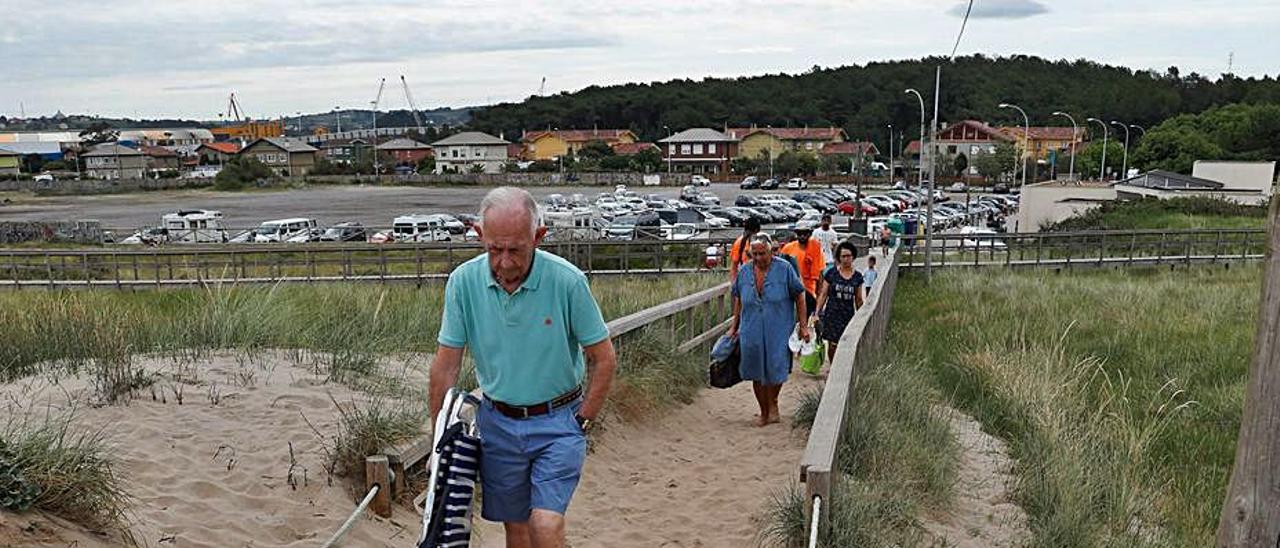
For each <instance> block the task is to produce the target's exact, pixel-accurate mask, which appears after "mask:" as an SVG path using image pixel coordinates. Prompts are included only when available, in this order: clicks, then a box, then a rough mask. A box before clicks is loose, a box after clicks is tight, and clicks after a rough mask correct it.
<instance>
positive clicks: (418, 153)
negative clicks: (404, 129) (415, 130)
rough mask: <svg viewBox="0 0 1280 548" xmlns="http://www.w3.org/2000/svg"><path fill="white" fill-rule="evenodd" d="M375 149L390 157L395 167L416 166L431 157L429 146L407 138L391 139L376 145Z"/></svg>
mask: <svg viewBox="0 0 1280 548" xmlns="http://www.w3.org/2000/svg"><path fill="white" fill-rule="evenodd" d="M377 149H378V151H379V152H384V153H386V154H388V155H390V156H391V157H392V158H393V159H395V162H396V165H400V166H405V165H407V166H416V165H418V162H420V161H422V159H423V158H426V157H427V156H430V155H431V147H430V146H428V145H426V144H425V143H419V142H417V141H415V140H413V139H407V138H400V139H392V140H390V141H387V142H385V143H382V144H380V145H378V146H377Z"/></svg>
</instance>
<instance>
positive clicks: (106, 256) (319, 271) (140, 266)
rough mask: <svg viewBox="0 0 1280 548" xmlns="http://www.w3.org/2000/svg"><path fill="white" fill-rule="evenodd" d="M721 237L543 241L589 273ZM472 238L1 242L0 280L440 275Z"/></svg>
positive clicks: (687, 256) (675, 256) (618, 270)
mask: <svg viewBox="0 0 1280 548" xmlns="http://www.w3.org/2000/svg"><path fill="white" fill-rule="evenodd" d="M728 241H729V240H726V239H722V238H717V239H701V240H685V241H664V240H638V241H603V240H594V241H562V242H547V243H544V244H543V245H542V246H541V247H542V249H545V250H547V251H550V252H552V253H555V254H557V255H559V256H561V257H564V258H565V259H568V260H569V261H570V262H573V263H574V264H576V265H577V266H578V267H579V268H581V269H582V270H583V271H584V272H586V273H587V274H590V275H619V274H621V275H628V274H663V273H677V272H695V271H698V270H703V269H705V267H704V266H703V263H704V259H705V250H706V248H707V246H709V245H712V244H715V245H724V244H725V243H726V242H728ZM481 251H482V249H481V247H480V245H479V244H477V243H470V242H440V243H404V244H365V243H358V244H319V243H309V244H245V245H213V246H204V245H199V246H197V245H193V246H176V245H175V246H170V247H163V248H125V247H112V248H102V249H97V248H95V249H0V287H14V288H22V287H47V288H60V287H111V288H133V287H146V286H152V287H164V286H188V285H199V284H217V283H281V282H288V283H298V282H303V283H305V282H332V281H372V282H416V283H422V282H426V281H433V280H435V281H443V280H444V279H446V278H447V277H448V275H449V272H452V271H453V268H454V267H456V266H457V265H459V264H461V263H462V262H464V261H467V260H469V259H471V258H472V257H475V256H476V255H478V254H480V253H481Z"/></svg>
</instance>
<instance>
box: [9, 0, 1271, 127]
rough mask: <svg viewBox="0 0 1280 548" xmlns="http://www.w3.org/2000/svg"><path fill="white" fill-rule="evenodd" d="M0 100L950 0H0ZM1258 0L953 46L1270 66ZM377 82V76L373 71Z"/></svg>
mask: <svg viewBox="0 0 1280 548" xmlns="http://www.w3.org/2000/svg"><path fill="white" fill-rule="evenodd" d="M5 4H6V7H7V8H8V9H7V10H6V11H8V12H9V13H17V14H26V15H24V16H23V17H21V18H20V20H15V21H11V22H10V24H8V25H6V26H4V27H3V28H0V59H2V60H3V62H4V65H3V66H4V68H3V71H4V74H5V76H6V77H5V78H3V79H0V114H5V115H18V114H20V110H21V109H23V108H25V111H26V113H27V114H28V115H38V114H51V113H53V112H54V111H56V110H59V109H60V110H62V111H63V112H66V113H95V114H102V115H112V116H142V117H162V116H182V117H196V118H202V119H213V118H216V116H217V113H218V112H220V111H225V108H226V97H227V94H228V93H230V92H231V91H235V92H236V96H237V97H238V98H239V100H240V102H241V103H242V105H243V106H244V108H245V109H246V110H247V111H248V113H249V114H250V115H253V116H255V117H265V116H278V115H292V114H293V113H294V112H297V111H301V112H320V111H328V110H330V109H332V108H334V107H335V106H340V107H343V108H357V107H366V108H367V107H368V106H369V102H370V101H372V100H373V98H374V95H375V93H376V91H377V82H378V79H379V78H380V77H386V78H387V81H388V90H387V92H386V93H385V95H384V99H383V103H382V105H383V107H384V108H390V109H395V108H404V107H405V105H406V102H405V99H404V95H403V93H402V92H401V91H400V88H399V77H400V75H401V74H403V75H405V76H406V78H407V79H408V81H409V84H410V86H411V87H412V90H413V94H414V98H415V100H416V101H417V102H418V106H419V108H432V107H437V106H467V105H478V104H487V103H493V102H498V101H511V100H520V99H522V98H524V97H527V96H529V95H531V94H533V93H535V92H536V91H537V89H538V86H539V82H540V81H541V79H542V78H543V77H546V79H547V83H546V87H547V91H548V93H555V92H559V91H564V90H575V89H580V88H582V87H585V86H588V85H592V84H601V85H603V84H614V83H624V82H650V81H661V80H669V79H672V78H701V77H704V76H739V75H753V74H762V73H768V72H779V71H784V72H799V71H803V70H805V69H807V68H809V67H811V66H813V65H822V66H837V65H844V64H850V63H865V62H868V61H875V60H886V59H902V58H917V57H922V56H926V55H936V54H946V53H949V52H950V51H951V47H952V44H953V42H954V40H955V37H956V32H957V31H958V30H959V25H960V18H959V16H958V14H959V13H962V12H963V9H962V7H961V6H960V4H961V2H960V1H959V0H909V1H908V0H889V1H886V0H648V1H645V2H628V1H624V2H604V1H600V0H596V1H589V2H588V1H570V0H563V1H542V2H535V1H525V0H504V1H500V2H482V1H474V0H417V1H415V0H376V1H373V0H369V1H365V0H362V1H351V0H289V1H272V0H258V1H242V0H220V1H216V2H188V1H185V0H174V1H164V2H161V1H158V0H94V1H87V0H83V1H82V0H5ZM1276 21H1280V2H1277V1H1276V0H1232V1H1224V0H1070V1H1065V0H1052V1H1050V0H976V4H975V8H974V12H973V16H972V19H971V20H970V22H969V28H968V31H967V32H966V34H965V37H964V40H963V42H962V43H961V45H960V50H959V52H960V53H961V54H966V53H984V54H988V55H1007V54H1014V53H1023V54H1033V55H1040V56H1044V57H1049V58H1055V59H1056V58H1069V59H1075V58H1081V57H1083V58H1088V59H1093V60H1097V61H1102V62H1106V63H1112V64H1120V65H1125V66H1129V67H1134V68H1156V69H1160V70H1163V69H1164V68H1166V67H1168V66H1170V65H1177V66H1179V67H1180V68H1181V69H1182V71H1183V73H1184V74H1185V73H1189V72H1191V71H1197V72H1200V73H1202V74H1206V75H1211V76H1216V75H1218V74H1219V73H1222V72H1224V71H1225V70H1226V69H1227V59H1228V55H1229V54H1231V53H1232V52H1234V58H1235V62H1234V72H1235V73H1236V74H1239V75H1245V76H1247V75H1254V76H1261V75H1264V74H1272V75H1276V74H1280V64H1278V63H1277V60H1280V40H1276V39H1275V36H1274V33H1275V28H1274V27H1275V22H1276ZM393 83H394V84H395V85H394V86H392V85H391V84H393Z"/></svg>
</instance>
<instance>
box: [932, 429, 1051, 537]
mask: <svg viewBox="0 0 1280 548" xmlns="http://www.w3.org/2000/svg"><path fill="white" fill-rule="evenodd" d="M945 414H946V416H947V418H948V420H949V421H950V423H951V432H952V433H953V434H954V435H955V436H956V438H957V441H959V443H960V447H961V456H960V469H959V473H958V478H957V483H956V486H955V493H956V498H955V500H954V501H953V502H952V504H951V512H949V513H948V514H947V515H943V516H930V517H928V518H926V519H923V520H922V526H923V527H924V529H925V531H927V532H928V533H929V535H931V536H932V537H934V538H935V539H936V540H938V541H940V542H942V543H943V545H944V546H950V547H956V548H984V547H1013V546H1023V545H1025V544H1026V543H1027V541H1028V540H1030V538H1031V536H1030V532H1028V530H1027V514H1026V512H1023V510H1022V508H1021V507H1019V506H1018V505H1016V504H1014V503H1013V502H1012V497H1011V494H1010V491H1011V489H1012V487H1013V481H1014V478H1013V460H1012V459H1010V458H1009V448H1008V447H1007V446H1006V445H1005V443H1004V441H1003V440H1001V439H999V438H996V437H995V436H992V435H990V434H987V433H986V432H983V431H982V425H981V424H979V423H978V421H976V420H974V419H973V417H970V416H969V415H966V414H964V413H962V412H960V411H958V410H955V409H951V408H947V410H946V411H945Z"/></svg>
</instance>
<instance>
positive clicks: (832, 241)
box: [813, 213, 840, 267]
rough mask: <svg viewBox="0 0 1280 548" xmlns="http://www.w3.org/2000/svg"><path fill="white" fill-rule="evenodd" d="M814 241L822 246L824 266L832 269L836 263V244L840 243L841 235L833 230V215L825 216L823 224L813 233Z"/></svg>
mask: <svg viewBox="0 0 1280 548" xmlns="http://www.w3.org/2000/svg"><path fill="white" fill-rule="evenodd" d="M813 239H815V240H817V241H818V243H819V244H821V245H822V260H823V263H824V266H827V267H830V266H831V265H833V264H835V262H836V244H838V243H840V235H839V234H836V231H835V230H834V229H832V228H831V214H829V213H828V214H824V215H823V216H822V222H821V223H819V224H818V228H816V229H814V231H813Z"/></svg>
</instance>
